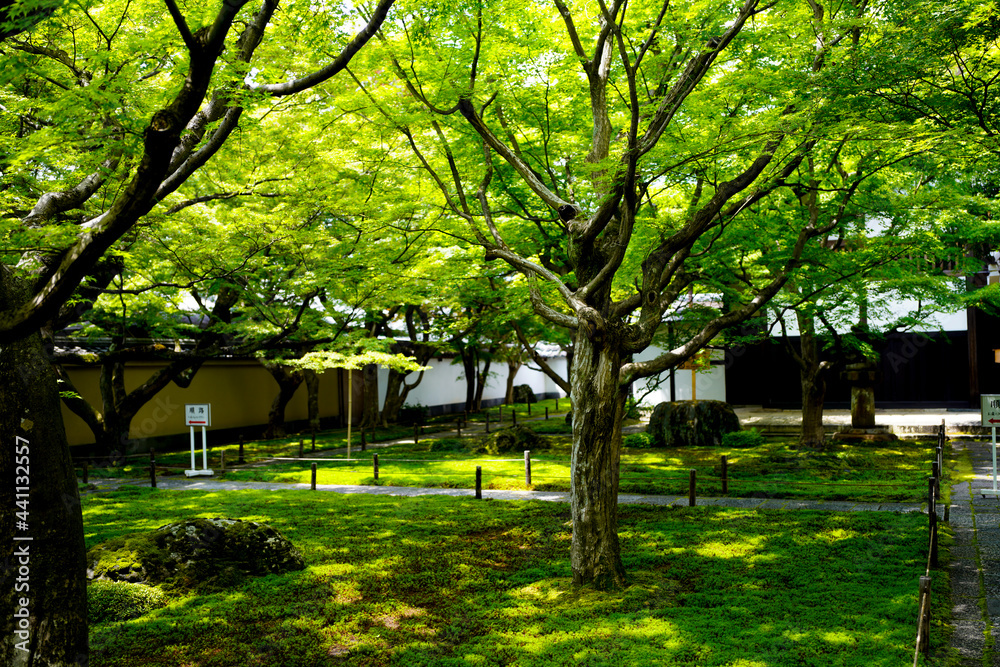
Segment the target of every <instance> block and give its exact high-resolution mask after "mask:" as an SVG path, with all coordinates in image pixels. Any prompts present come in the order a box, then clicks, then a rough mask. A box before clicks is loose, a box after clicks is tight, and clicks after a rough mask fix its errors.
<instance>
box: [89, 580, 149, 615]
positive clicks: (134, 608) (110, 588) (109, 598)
mask: <svg viewBox="0 0 1000 667" xmlns="http://www.w3.org/2000/svg"><path fill="white" fill-rule="evenodd" d="M166 604H167V596H166V595H165V594H164V593H163V591H161V590H160V589H159V588H156V587H154V586H147V585H145V584H130V583H127V582H124V581H104V580H101V579H98V580H95V581H92V582H91V583H90V585H89V586H87V617H88V618H89V619H90V622H91V623H103V622H105V621H127V620H130V619H133V618H139V617H140V616H143V615H145V614H148V613H149V612H151V611H153V610H154V609H159V608H160V607H164V606H166Z"/></svg>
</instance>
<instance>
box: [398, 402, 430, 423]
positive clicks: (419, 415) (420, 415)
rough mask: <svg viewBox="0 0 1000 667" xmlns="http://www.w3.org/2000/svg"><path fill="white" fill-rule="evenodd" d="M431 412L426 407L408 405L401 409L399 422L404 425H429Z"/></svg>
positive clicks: (417, 404) (418, 404)
mask: <svg viewBox="0 0 1000 667" xmlns="http://www.w3.org/2000/svg"><path fill="white" fill-rule="evenodd" d="M428 414H429V411H428V409H427V406H426V405H421V404H420V403H414V404H413V405H410V404H409V403H407V404H406V405H404V406H403V407H401V408H400V409H399V421H400V422H401V423H403V424H419V425H421V426H423V425H424V424H426V423H427V415H428Z"/></svg>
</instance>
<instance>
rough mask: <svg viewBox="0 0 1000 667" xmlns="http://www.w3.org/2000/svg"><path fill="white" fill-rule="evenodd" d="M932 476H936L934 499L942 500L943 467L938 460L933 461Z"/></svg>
mask: <svg viewBox="0 0 1000 667" xmlns="http://www.w3.org/2000/svg"><path fill="white" fill-rule="evenodd" d="M931 476H932V477H933V478H934V500H941V469H940V468H938V462H937V461H934V462H933V463H931Z"/></svg>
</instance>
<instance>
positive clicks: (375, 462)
mask: <svg viewBox="0 0 1000 667" xmlns="http://www.w3.org/2000/svg"><path fill="white" fill-rule="evenodd" d="M372 470H373V472H374V473H375V479H378V454H372Z"/></svg>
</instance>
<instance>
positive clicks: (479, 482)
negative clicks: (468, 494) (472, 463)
mask: <svg viewBox="0 0 1000 667" xmlns="http://www.w3.org/2000/svg"><path fill="white" fill-rule="evenodd" d="M482 499H483V466H476V500H482Z"/></svg>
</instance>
